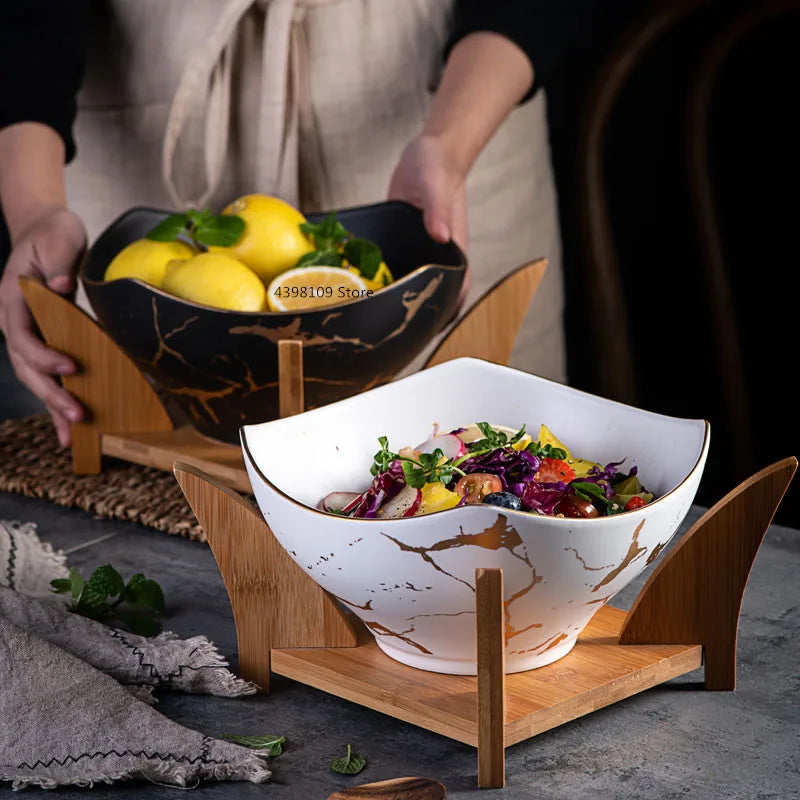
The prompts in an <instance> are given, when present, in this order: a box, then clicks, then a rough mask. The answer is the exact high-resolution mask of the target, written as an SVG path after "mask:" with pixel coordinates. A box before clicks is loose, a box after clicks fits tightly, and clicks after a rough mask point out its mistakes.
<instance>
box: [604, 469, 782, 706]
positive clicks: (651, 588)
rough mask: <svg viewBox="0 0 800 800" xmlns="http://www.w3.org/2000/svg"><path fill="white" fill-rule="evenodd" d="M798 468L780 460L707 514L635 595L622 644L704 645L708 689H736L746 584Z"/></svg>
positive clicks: (721, 501) (754, 476) (752, 478)
mask: <svg viewBox="0 0 800 800" xmlns="http://www.w3.org/2000/svg"><path fill="white" fill-rule="evenodd" d="M796 469H797V459H796V458H787V459H784V460H783V461H779V462H778V463H777V464H773V465H772V466H770V467H767V468H766V469H763V470H761V472H758V473H756V474H755V475H753V476H751V477H750V478H748V479H747V480H746V481H744V483H742V484H740V485H739V486H737V487H736V488H735V489H734V490H733V491H732V492H730V494H728V495H726V496H725V497H724V498H723V499H722V500H720V501H719V503H717V504H716V505H715V506H714V507H713V508H711V509H709V510H708V511H707V512H706V513H705V514H704V515H703V516H702V517H701V518H700V519H699V520H698V521H697V522H696V523H695V524H694V525H693V526H692V527H691V529H690V530H689V531H688V532H687V533H686V534H685V535H684V536H683V538H682V539H681V541H680V542H679V543H678V545H677V546H676V547H675V548H674V549H673V550H672V551H671V552H670V554H669V556H668V557H667V558H666V559H665V560H664V561H662V562H661V563H660V564H659V565H658V567H657V568H656V569H655V570H654V572H653V574H652V575H651V576H650V578H649V580H648V581H647V583H646V584H645V585H644V587H643V588H642V590H641V592H639V596H638V597H637V598H636V601H635V602H634V604H633V607H632V608H631V610H630V611H629V612H628V616H627V618H626V620H625V624H624V626H623V628H622V632H621V633H620V637H619V643H620V644H622V645H627V644H702V645H703V648H704V656H705V684H706V688H707V689H712V690H717V691H723V690H732V689H735V688H736V633H737V628H738V625H739V612H740V610H741V606H742V596H743V595H744V589H745V585H746V584H747V577H748V575H749V574H750V568H751V567H752V565H753V561H754V559H755V557H756V553H757V552H758V548H759V547H760V546H761V542H762V540H763V539H764V534H765V533H766V532H767V528H768V527H769V525H770V523H771V522H772V517H773V516H774V514H775V511H776V510H777V508H778V505H779V504H780V502H781V499H782V498H783V495H784V493H785V492H786V489H787V488H788V486H789V483H790V482H791V480H792V477H793V476H794V473H795V470H796Z"/></svg>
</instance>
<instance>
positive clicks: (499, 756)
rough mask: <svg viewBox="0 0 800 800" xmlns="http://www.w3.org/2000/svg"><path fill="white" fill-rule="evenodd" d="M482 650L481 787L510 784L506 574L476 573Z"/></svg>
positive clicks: (479, 755)
mask: <svg viewBox="0 0 800 800" xmlns="http://www.w3.org/2000/svg"><path fill="white" fill-rule="evenodd" d="M475 612H476V618H477V626H476V627H477V637H478V641H477V649H478V786H479V787H481V788H482V789H500V788H502V787H503V786H505V783H506V766H505V756H506V753H505V721H506V686H505V684H506V669H505V667H506V663H505V662H506V657H505V653H506V650H505V622H504V620H503V571H502V570H500V569H477V570H475Z"/></svg>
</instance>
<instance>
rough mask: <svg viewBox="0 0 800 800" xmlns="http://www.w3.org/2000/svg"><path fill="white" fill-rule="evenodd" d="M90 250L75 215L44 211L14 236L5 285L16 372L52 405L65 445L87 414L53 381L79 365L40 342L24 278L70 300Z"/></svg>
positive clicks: (0, 288) (3, 316)
mask: <svg viewBox="0 0 800 800" xmlns="http://www.w3.org/2000/svg"><path fill="white" fill-rule="evenodd" d="M85 246H86V232H85V230H84V227H83V223H82V222H81V220H80V219H79V218H78V217H77V216H76V215H75V214H73V213H72V212H71V211H69V210H68V209H66V208H64V207H63V206H60V205H56V206H49V207H45V208H43V209H41V211H40V213H38V214H36V215H35V216H34V217H33V219H32V221H31V222H30V223H29V224H28V226H27V227H26V228H24V229H23V230H22V231H21V232H20V233H19V234H18V235H17V236H15V237H14V241H13V247H12V250H11V255H10V257H9V259H8V262H7V263H6V266H5V270H4V272H3V277H2V280H0V328H2V330H3V333H4V334H5V337H6V343H7V346H8V354H9V358H10V360H11V364H12V366H13V367H14V372H16V374H17V377H18V378H19V380H21V381H22V382H23V383H24V384H25V385H26V386H27V387H28V388H29V389H30V390H31V391H32V392H33V393H34V394H35V395H36V396H37V397H39V398H40V399H41V400H42V401H43V402H44V404H45V405H46V406H47V409H48V411H49V412H50V415H51V416H52V418H53V423H54V425H55V428H56V432H57V434H58V440H59V442H61V444H62V445H64V446H67V445H69V443H70V438H71V431H70V424H71V423H73V422H79V421H80V420H81V419H82V418H83V409H82V408H81V406H80V404H79V403H78V401H77V400H75V398H74V397H72V395H70V394H69V393H68V392H66V391H64V389H62V388H61V386H60V385H59V383H58V382H57V381H56V380H55V378H54V377H53V376H55V375H71V374H72V373H74V372H75V364H74V363H73V362H72V361H71V360H70V359H69V358H67V356H65V355H63V354H61V353H58V352H56V351H55V350H51V349H49V348H48V347H46V346H45V345H44V343H43V342H42V341H41V339H40V338H39V336H38V334H37V332H36V330H35V327H34V322H33V318H32V317H31V314H30V312H29V311H28V307H27V305H26V303H25V298H24V297H23V295H22V290H21V289H20V286H19V278H20V277H21V276H23V275H26V276H30V277H33V278H36V279H38V280H41V281H43V282H44V283H45V284H46V285H47V286H48V287H49V288H50V289H52V290H53V291H55V292H58V293H59V294H63V295H71V294H72V293H73V291H74V289H75V277H74V276H75V266H76V264H77V262H78V259H79V258H80V255H81V253H82V252H83V249H84V247H85Z"/></svg>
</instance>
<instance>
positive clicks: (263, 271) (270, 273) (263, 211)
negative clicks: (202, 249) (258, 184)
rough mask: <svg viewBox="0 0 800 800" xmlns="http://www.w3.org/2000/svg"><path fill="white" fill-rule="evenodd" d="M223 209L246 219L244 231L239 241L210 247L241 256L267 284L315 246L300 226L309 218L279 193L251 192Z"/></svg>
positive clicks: (216, 250) (245, 263)
mask: <svg viewBox="0 0 800 800" xmlns="http://www.w3.org/2000/svg"><path fill="white" fill-rule="evenodd" d="M222 213H223V214H236V215H237V216H239V217H241V218H242V219H243V220H244V223H245V228H244V233H243V234H242V236H241V238H240V239H239V241H238V242H236V244H233V245H231V246H230V247H210V248H209V251H210V252H212V253H225V254H226V255H229V256H233V258H238V259H239V261H241V262H242V263H243V264H244V265H245V266H248V267H250V269H251V270H253V272H255V273H256V275H258V277H259V278H261V280H262V281H264V284H265V285H269V282H270V281H271V280H272V279H273V278H275V277H276V276H278V275H280V274H281V272H284V271H286V270H287V269H291V268H292V267H294V266H296V265H297V262H298V261H299V260H300V258H301V257H302V256H304V255H305V254H306V253H310V252H312V251H313V250H314V246H313V245H312V243H311V241H310V240H309V239H308V238H307V237H306V235H305V234H304V233H303V232H302V231H301V230H300V224H301V223H303V222H305V221H306V218H305V217H304V216H303V215H302V214H301V213H300V212H299V211H298V210H297V209H296V208H293V207H292V206H290V205H289V204H288V203H286V202H284V201H283V200H281V199H280V198H278V197H268V196H267V195H263V194H248V195H245V196H244V197H240V198H239V199H238V200H234V201H233V202H232V203H231V204H230V205H229V206H227V208H225V209H224V210H223V212H222Z"/></svg>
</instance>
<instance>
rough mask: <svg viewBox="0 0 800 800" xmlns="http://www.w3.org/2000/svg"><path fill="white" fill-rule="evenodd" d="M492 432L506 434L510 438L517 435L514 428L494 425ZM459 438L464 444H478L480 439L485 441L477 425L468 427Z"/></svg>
mask: <svg viewBox="0 0 800 800" xmlns="http://www.w3.org/2000/svg"><path fill="white" fill-rule="evenodd" d="M492 430H495V431H497V432H498V433H505V434H506V436H508V437H509V438H511V437H512V436H513V435H514V434H515V433H516V430H514V428H509V427H508V426H507V425H492ZM458 438H459V439H461V441H462V442H466V443H467V444H472V442H477V441H478V439H483V433H482V431H481V429H480V428H479V427H478V426H477V425H468V426H467V427H466V428H464V430H463V431H461V433H459V434H458Z"/></svg>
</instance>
